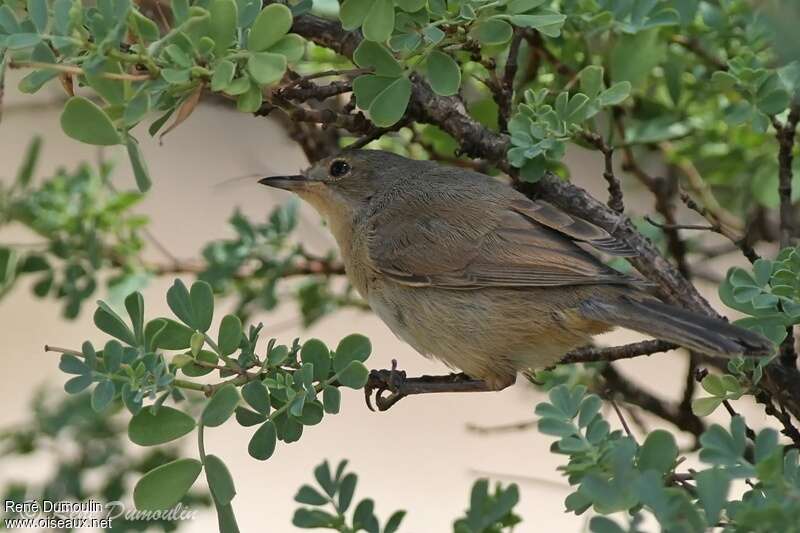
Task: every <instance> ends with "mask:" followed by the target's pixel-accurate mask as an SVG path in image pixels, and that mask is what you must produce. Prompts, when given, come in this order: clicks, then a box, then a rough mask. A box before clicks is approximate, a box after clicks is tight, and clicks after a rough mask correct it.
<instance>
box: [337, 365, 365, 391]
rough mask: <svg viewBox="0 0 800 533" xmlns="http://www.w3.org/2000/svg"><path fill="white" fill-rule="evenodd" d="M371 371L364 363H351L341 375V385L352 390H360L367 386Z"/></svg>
mask: <svg viewBox="0 0 800 533" xmlns="http://www.w3.org/2000/svg"><path fill="white" fill-rule="evenodd" d="M368 377H369V370H367V367H366V366H364V363H361V362H359V361H351V362H350V364H349V365H347V367H346V368H345V369H344V370H343V371H342V372H341V373H340V374H339V383H341V384H342V385H344V386H345V387H350V388H351V389H360V388H362V387H364V385H366V384H367V378H368Z"/></svg>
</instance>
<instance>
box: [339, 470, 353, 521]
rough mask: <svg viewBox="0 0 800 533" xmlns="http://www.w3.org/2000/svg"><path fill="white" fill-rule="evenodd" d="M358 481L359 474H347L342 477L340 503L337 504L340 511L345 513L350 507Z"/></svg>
mask: <svg viewBox="0 0 800 533" xmlns="http://www.w3.org/2000/svg"><path fill="white" fill-rule="evenodd" d="M357 482H358V476H356V475H355V474H353V473H350V474H347V475H346V476H344V477H343V478H342V480H341V482H340V484H339V503H338V505H337V509H338V510H339V512H340V513H344V512H345V511H347V509H348V508H349V507H350V503H351V502H352V501H353V493H354V492H355V490H356V483H357Z"/></svg>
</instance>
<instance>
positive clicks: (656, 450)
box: [639, 429, 678, 475]
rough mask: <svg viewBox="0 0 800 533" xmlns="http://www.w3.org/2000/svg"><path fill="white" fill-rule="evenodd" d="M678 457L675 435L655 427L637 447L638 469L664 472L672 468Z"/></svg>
mask: <svg viewBox="0 0 800 533" xmlns="http://www.w3.org/2000/svg"><path fill="white" fill-rule="evenodd" d="M677 458H678V445H677V444H676V443H675V437H673V436H672V434H671V433H670V432H668V431H664V430H663V429H657V430H655V431H651V432H650V433H649V434H648V435H647V438H646V439H645V441H644V444H642V447H641V448H640V449H639V469H640V470H642V471H645V470H655V471H656V472H658V473H659V474H662V475H663V474H666V473H667V472H669V471H670V470H672V466H673V465H674V464H675V460H676V459H677Z"/></svg>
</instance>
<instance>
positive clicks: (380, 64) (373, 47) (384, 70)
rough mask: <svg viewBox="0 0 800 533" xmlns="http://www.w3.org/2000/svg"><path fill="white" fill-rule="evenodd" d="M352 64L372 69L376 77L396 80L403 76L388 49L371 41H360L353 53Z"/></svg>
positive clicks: (400, 68) (398, 64)
mask: <svg viewBox="0 0 800 533" xmlns="http://www.w3.org/2000/svg"><path fill="white" fill-rule="evenodd" d="M353 62H355V64H356V65H358V66H359V67H361V68H371V69H373V70H374V72H375V74H377V75H378V76H388V77H391V78H396V77H398V76H401V75H402V74H403V67H402V66H401V65H400V63H398V62H397V60H396V59H395V58H394V56H393V55H392V53H391V52H390V51H389V49H388V48H386V47H385V46H383V45H382V44H379V43H376V42H373V41H367V40H363V41H361V43H360V44H359V45H358V48H356V51H355V52H354V53H353Z"/></svg>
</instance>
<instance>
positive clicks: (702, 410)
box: [692, 396, 724, 416]
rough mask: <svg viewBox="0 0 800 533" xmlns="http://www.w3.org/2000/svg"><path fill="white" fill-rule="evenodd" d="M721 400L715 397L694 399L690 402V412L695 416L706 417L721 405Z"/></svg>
mask: <svg viewBox="0 0 800 533" xmlns="http://www.w3.org/2000/svg"><path fill="white" fill-rule="evenodd" d="M723 399H724V398H719V397H717V396H708V397H706V398H695V399H694V400H692V412H693V413H694V414H696V415H697V416H708V415H710V414H711V413H713V412H714V411H715V410H716V409H717V407H719V406H720V404H722V400H723Z"/></svg>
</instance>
